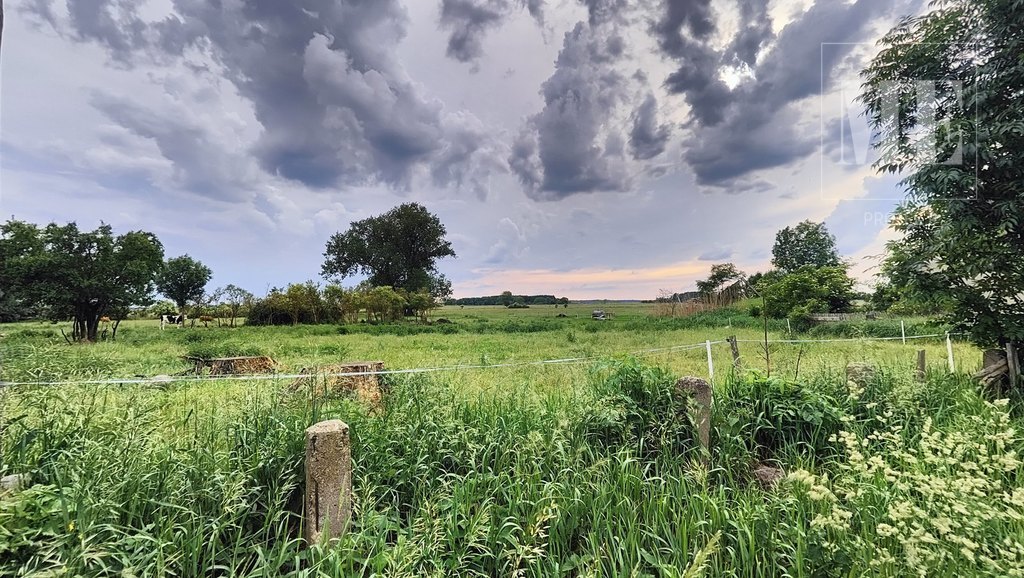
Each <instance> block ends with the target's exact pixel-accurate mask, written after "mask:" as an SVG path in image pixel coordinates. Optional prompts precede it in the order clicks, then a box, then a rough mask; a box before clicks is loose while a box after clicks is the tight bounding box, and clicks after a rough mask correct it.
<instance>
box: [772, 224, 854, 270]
mask: <svg viewBox="0 0 1024 578" xmlns="http://www.w3.org/2000/svg"><path fill="white" fill-rule="evenodd" d="M840 263H841V261H840V259H839V253H838V252H837V251H836V238H835V237H834V236H833V235H832V233H830V232H829V231H828V229H827V228H826V227H825V224H824V223H815V222H814V221H803V222H802V223H799V224H797V225H796V226H795V227H786V228H785V229H782V230H781V231H779V232H778V233H776V234H775V245H774V246H773V247H772V265H774V266H775V268H776V269H778V270H779V271H781V272H782V273H792V272H793V271H796V270H797V269H799V268H801V267H803V266H805V265H811V266H813V267H836V266H838V265H839V264H840Z"/></svg>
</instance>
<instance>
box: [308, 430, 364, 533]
mask: <svg viewBox="0 0 1024 578" xmlns="http://www.w3.org/2000/svg"><path fill="white" fill-rule="evenodd" d="M351 518H352V446H351V445H350V443H349V438H348V424H346V423H345V422H343V421H341V420H336V419H332V420H328V421H322V422H320V423H318V424H314V425H312V426H309V427H308V428H307V429H306V501H305V530H304V531H303V537H304V538H305V539H306V543H307V544H310V545H311V544H316V543H319V542H320V541H321V540H323V539H325V538H326V539H327V540H333V539H336V538H340V537H341V536H342V535H344V533H345V531H346V530H347V529H348V523H349V520H350V519H351Z"/></svg>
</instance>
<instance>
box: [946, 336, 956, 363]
mask: <svg viewBox="0 0 1024 578" xmlns="http://www.w3.org/2000/svg"><path fill="white" fill-rule="evenodd" d="M946 356H947V357H948V358H949V360H948V361H949V372H950V373H953V372H955V371H956V364H955V363H953V341H952V340H951V339H950V338H949V334H948V333H947V334H946Z"/></svg>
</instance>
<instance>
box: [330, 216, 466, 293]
mask: <svg viewBox="0 0 1024 578" xmlns="http://www.w3.org/2000/svg"><path fill="white" fill-rule="evenodd" d="M446 234H447V231H446V230H445V228H444V225H443V224H442V223H441V220H440V219H438V218H437V216H436V215H434V214H432V213H430V211H428V210H427V209H426V208H425V207H424V206H423V205H420V204H417V203H406V204H404V205H399V206H398V207H395V208H394V209H391V210H390V211H388V212H386V213H384V214H383V215H379V216H376V217H370V218H367V219H363V220H361V221H356V222H354V223H352V225H351V226H350V227H349V229H348V230H347V231H345V232H344V233H335V234H334V235H333V236H331V238H330V240H329V241H328V242H327V250H326V251H325V252H324V258H325V260H324V264H323V268H322V272H323V275H324V276H325V277H328V278H336V279H344V278H346V277H350V276H352V275H356V274H364V275H366V276H367V277H368V279H367V280H368V281H369V282H370V284H372V285H374V286H379V287H393V288H395V289H405V290H406V291H409V292H416V291H421V290H424V289H426V290H428V291H430V293H431V294H432V295H434V297H436V298H438V299H443V298H445V297H447V296H448V295H450V294H451V284H450V283H449V282H448V281H447V280H446V279H445V278H444V276H443V275H441V274H440V273H439V272H438V271H437V261H438V259H442V258H444V257H454V256H455V251H454V250H453V249H452V245H451V243H449V242H448V240H447V239H446V238H445V235H446Z"/></svg>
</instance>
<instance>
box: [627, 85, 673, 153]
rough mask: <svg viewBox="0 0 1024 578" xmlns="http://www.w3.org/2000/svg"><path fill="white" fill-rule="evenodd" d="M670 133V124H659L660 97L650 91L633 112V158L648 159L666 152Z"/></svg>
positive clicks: (631, 145) (630, 142)
mask: <svg viewBox="0 0 1024 578" xmlns="http://www.w3.org/2000/svg"><path fill="white" fill-rule="evenodd" d="M670 134H671V127H670V126H669V125H667V124H658V99H657V98H655V97H654V94H653V93H648V94H647V98H645V99H644V101H643V102H642V103H640V106H639V107H637V109H636V110H635V111H634V112H633V129H632V130H631V131H630V133H629V147H630V150H631V151H632V153H633V158H635V159H638V160H648V159H652V158H654V157H656V156H658V155H660V154H661V153H663V152H665V145H666V143H667V142H668V137H669V136H670Z"/></svg>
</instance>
